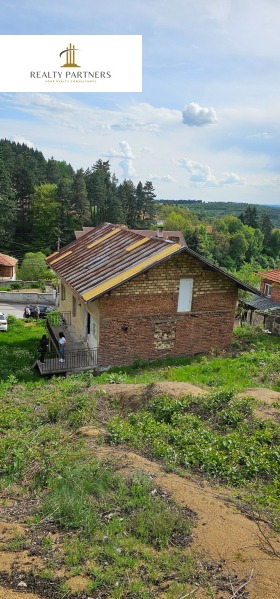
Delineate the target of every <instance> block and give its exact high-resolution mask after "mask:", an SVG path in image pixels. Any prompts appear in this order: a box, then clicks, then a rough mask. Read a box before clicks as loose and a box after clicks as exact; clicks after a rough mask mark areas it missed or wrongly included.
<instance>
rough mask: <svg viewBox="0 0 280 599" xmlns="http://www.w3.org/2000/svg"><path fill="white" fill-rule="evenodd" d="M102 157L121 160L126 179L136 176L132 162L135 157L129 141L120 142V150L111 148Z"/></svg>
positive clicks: (120, 164) (120, 163) (120, 165)
mask: <svg viewBox="0 0 280 599" xmlns="http://www.w3.org/2000/svg"><path fill="white" fill-rule="evenodd" d="M102 156H106V157H107V158H121V161H120V162H119V167H120V168H121V169H122V172H123V178H124V179H131V178H133V177H135V176H136V170H135V168H134V165H133V162H132V159H133V158H135V156H134V155H133V151H132V147H131V145H130V144H129V143H128V142H127V141H120V142H119V149H115V148H111V149H110V150H108V151H107V152H103V153H102Z"/></svg>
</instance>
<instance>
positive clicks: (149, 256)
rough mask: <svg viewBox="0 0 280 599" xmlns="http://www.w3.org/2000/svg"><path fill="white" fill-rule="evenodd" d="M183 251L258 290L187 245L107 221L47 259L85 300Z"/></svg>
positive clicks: (235, 281)
mask: <svg viewBox="0 0 280 599" xmlns="http://www.w3.org/2000/svg"><path fill="white" fill-rule="evenodd" d="M182 252H186V253H187V254H189V255H191V256H193V257H194V258H196V259H198V260H199V261H200V262H203V263H204V264H205V265H207V266H208V267H209V268H210V269H212V270H215V271H217V272H219V273H221V274H222V275H223V276H225V277H227V278H229V279H231V280H232V281H233V282H234V283H236V285H237V286H238V287H239V288H240V289H243V290H245V291H250V292H252V293H256V294H260V292H259V291H258V290H257V289H255V288H254V287H251V285H247V284H246V283H244V282H243V281H240V279H237V278H236V277H234V276H233V275H231V274H229V273H227V272H226V271H224V270H223V269H222V268H219V267H218V266H215V265H214V264H212V263H211V262H209V260H206V259H205V258H203V257H202V256H200V255H199V254H197V253H196V252H194V251H193V250H190V249H189V248H188V247H186V246H185V247H182V246H181V245H179V244H178V243H173V242H171V241H165V240H164V239H160V238H150V237H148V236H145V237H144V236H143V235H141V234H139V233H138V232H137V233H136V232H135V231H131V230H129V229H126V228H123V227H121V226H119V225H112V224H110V223H104V224H102V225H99V226H98V227H94V228H92V229H91V230H90V231H88V232H87V233H84V235H82V236H81V237H79V238H78V239H76V240H75V241H73V242H72V243H70V244H69V245H67V246H66V247H64V248H62V249H61V250H60V251H58V252H54V254H52V255H51V256H49V257H48V258H47V260H46V261H47V264H48V265H49V266H50V267H51V268H52V269H53V270H54V272H55V273H56V274H57V275H58V276H59V277H60V278H61V279H62V280H63V281H65V283H67V285H69V286H70V287H71V288H72V289H73V290H74V291H75V292H76V293H77V294H78V295H79V296H80V297H81V298H82V299H83V300H84V301H86V302H88V301H91V300H93V299H96V298H97V297H100V296H102V295H103V294H104V293H108V292H109V291H111V290H112V289H114V288H115V287H118V286H119V285H122V283H124V282H126V281H129V280H130V279H132V278H134V277H135V276H137V275H138V274H140V273H143V272H145V271H147V270H149V269H150V268H152V267H153V266H155V265H157V264H160V263H161V262H164V261H166V260H168V259H169V258H170V257H171V256H175V255H177V254H180V253H182Z"/></svg>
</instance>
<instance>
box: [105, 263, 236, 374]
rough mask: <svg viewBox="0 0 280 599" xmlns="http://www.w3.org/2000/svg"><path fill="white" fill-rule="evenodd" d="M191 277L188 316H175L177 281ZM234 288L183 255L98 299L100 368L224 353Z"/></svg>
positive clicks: (230, 330)
mask: <svg viewBox="0 0 280 599" xmlns="http://www.w3.org/2000/svg"><path fill="white" fill-rule="evenodd" d="M183 277H185V278H193V279H194V286H193V301H192V308H191V311H190V312H185V313H182V312H181V313H180V312H177V304H178V291H179V281H180V278H183ZM236 300H237V288H236V285H235V284H234V283H233V282H232V281H231V280H230V279H228V278H226V277H224V276H223V275H222V274H219V273H217V272H214V271H211V270H204V268H203V264H202V263H201V262H200V261H199V260H196V259H195V258H193V257H190V256H188V255H187V254H181V255H179V256H177V257H175V258H171V259H170V260H168V261H167V262H165V263H164V264H161V265H159V266H156V267H154V268H153V269H151V270H150V271H148V272H147V274H146V275H139V276H138V277H136V278H135V279H133V280H132V281H130V282H128V283H125V284H124V285H122V286H121V287H119V288H117V289H115V290H114V291H112V292H111V293H110V294H109V295H106V296H104V297H103V298H102V299H101V300H100V338H99V363H100V365H124V364H130V363H132V362H133V361H134V360H135V359H136V358H141V359H144V360H155V359H157V358H162V357H167V356H180V355H193V354H196V353H200V352H202V353H207V352H209V351H210V350H211V348H214V347H219V348H221V349H224V348H226V347H227V346H228V345H229V343H230V341H231V335H232V329H233V321H234V311H235V305H236Z"/></svg>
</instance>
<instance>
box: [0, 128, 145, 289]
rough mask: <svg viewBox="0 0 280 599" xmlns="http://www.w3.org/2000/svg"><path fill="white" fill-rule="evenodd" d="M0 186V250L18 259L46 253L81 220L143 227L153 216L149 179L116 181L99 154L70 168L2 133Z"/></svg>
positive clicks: (82, 223) (66, 240)
mask: <svg viewBox="0 0 280 599" xmlns="http://www.w3.org/2000/svg"><path fill="white" fill-rule="evenodd" d="M0 190H1V205H2V210H1V214H0V238H1V240H2V247H1V251H2V252H5V253H8V254H9V253H12V254H13V255H15V256H16V257H17V258H18V259H19V260H20V261H21V260H22V259H23V257H24V255H25V254H26V253H28V254H29V253H35V254H39V253H40V252H42V253H44V254H48V255H49V254H51V253H52V252H53V251H55V250H56V249H57V246H58V244H60V247H63V246H65V245H67V244H68V243H69V242H71V241H73V239H74V238H75V235H74V231H75V230H78V229H82V227H83V226H95V225H99V224H100V223H102V222H112V223H125V224H127V225H128V226H129V227H131V228H148V227H149V225H150V224H151V223H152V222H153V221H154V216H155V206H154V198H155V193H154V188H153V185H152V183H151V181H146V182H145V183H142V182H141V181H139V183H138V184H137V185H135V184H134V183H133V181H131V180H125V181H123V182H122V183H119V182H118V180H117V178H116V176H115V174H114V173H111V172H110V165H109V162H108V161H103V160H101V159H99V160H97V161H96V163H95V164H94V165H90V166H89V168H87V170H86V171H84V170H83V169H78V170H77V171H76V172H75V171H74V169H73V168H72V166H71V165H70V164H67V163H66V162H65V161H58V160H54V158H50V159H48V160H46V159H45V158H44V156H43V154H42V152H39V151H38V150H34V149H33V148H29V147H27V146H26V145H25V144H19V143H14V142H11V141H9V140H7V139H2V140H0ZM147 217H148V220H147ZM31 266H32V265H31ZM29 267H30V263H29ZM29 267H28V270H27V272H29V271H30V268H29ZM22 272H23V273H25V272H26V268H25V265H24V268H23V271H22ZM22 276H23V278H24V279H25V280H32V279H33V277H29V276H25V275H24V274H22ZM35 278H36V279H37V278H38V277H37V276H36V277H35ZM39 278H41V277H39Z"/></svg>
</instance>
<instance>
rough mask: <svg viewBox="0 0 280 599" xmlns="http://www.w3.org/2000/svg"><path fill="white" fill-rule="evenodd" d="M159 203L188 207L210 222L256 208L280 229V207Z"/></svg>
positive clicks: (231, 203)
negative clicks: (249, 208) (251, 207)
mask: <svg viewBox="0 0 280 599" xmlns="http://www.w3.org/2000/svg"><path fill="white" fill-rule="evenodd" d="M156 201H157V202H160V203H161V204H174V205H175V206H180V207H182V208H184V207H186V209H187V210H192V211H193V212H195V213H196V214H198V216H201V217H206V218H207V219H208V220H209V222H211V220H212V219H213V220H214V219H215V218H223V217H224V216H227V215H228V214H231V215H233V216H239V215H240V214H241V213H242V212H245V210H246V208H248V206H254V207H255V208H256V210H257V214H258V216H261V215H262V214H264V213H266V214H268V215H269V216H270V218H271V221H272V222H273V225H274V227H275V228H277V229H278V228H280V205H279V206H278V205H273V206H272V205H270V204H261V205H260V204H248V203H245V202H244V203H238V202H203V201H202V200H162V199H157V200H156Z"/></svg>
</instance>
